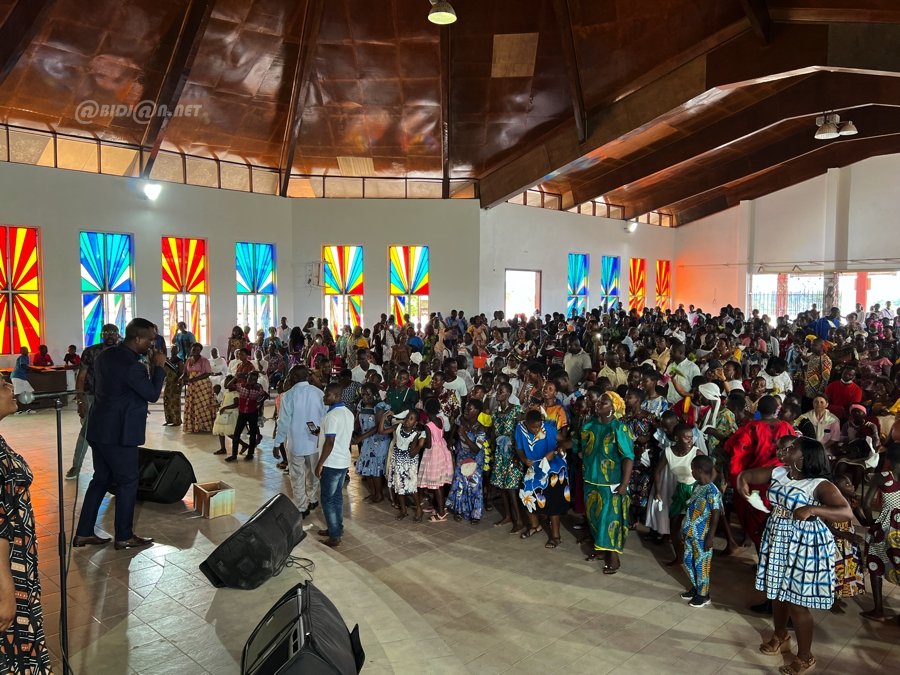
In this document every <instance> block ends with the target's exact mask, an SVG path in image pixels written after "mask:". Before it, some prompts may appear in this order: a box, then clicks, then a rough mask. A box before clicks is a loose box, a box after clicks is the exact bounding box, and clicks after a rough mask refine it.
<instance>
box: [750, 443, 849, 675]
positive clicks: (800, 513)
mask: <svg viewBox="0 0 900 675" xmlns="http://www.w3.org/2000/svg"><path fill="white" fill-rule="evenodd" d="M778 455H779V459H781V461H782V462H784V466H779V467H765V468H760V469H750V470H749V471H744V472H742V473H741V474H740V475H739V476H738V479H737V489H738V491H739V492H740V494H742V495H743V496H744V497H745V498H749V497H750V485H752V484H759V483H766V482H768V481H771V483H770V484H769V491H768V497H769V501H770V502H771V503H772V511H771V514H770V515H769V519H768V520H767V521H766V529H765V531H764V532H763V536H762V542H761V544H760V548H759V566H758V568H757V571H756V589H757V590H760V591H764V592H765V594H766V597H767V598H768V599H769V600H771V601H772V614H773V618H774V623H775V632H774V634H773V635H772V638H771V639H770V640H769V641H768V642H766V643H764V644H761V645H760V646H759V650H760V651H761V652H762V653H763V654H772V655H778V654H781V653H782V652H783V651H787V650H788V649H790V636H789V635H788V632H787V621H788V618H789V617H790V619H791V620H792V621H793V622H794V629H795V631H796V634H797V656H796V658H794V660H793V661H792V662H791V663H790V665H787V666H782V667H781V668H779V669H778V670H779V672H781V673H784V674H785V675H800V673H803V672H805V671H807V670H809V669H810V668H812V667H813V666H814V665H815V664H816V659H815V657H814V656H813V655H812V651H811V648H812V632H813V619H812V615H811V614H810V612H809V610H810V609H829V608H830V607H831V605H832V604H833V603H834V589H835V585H836V578H835V571H834V561H835V543H834V536H833V535H832V534H831V531H830V530H829V529H828V526H827V525H826V524H825V522H824V521H825V520H827V521H831V522H835V521H846V520H850V519H851V518H852V517H853V514H852V512H851V509H850V505H849V504H848V503H847V500H846V499H844V496H843V495H842V494H841V493H840V491H839V490H838V489H837V487H835V486H834V484H833V483H831V482H830V481H829V480H828V476H829V464H828V456H827V454H826V453H825V448H824V447H823V446H822V444H821V443H819V442H818V441H817V440H815V439H812V438H805V437H802V436H801V437H798V438H794V439H792V440H791V441H789V442H787V443H784V444H783V445H782V447H781V448H780V449H779V451H778ZM760 503H761V500H760Z"/></svg>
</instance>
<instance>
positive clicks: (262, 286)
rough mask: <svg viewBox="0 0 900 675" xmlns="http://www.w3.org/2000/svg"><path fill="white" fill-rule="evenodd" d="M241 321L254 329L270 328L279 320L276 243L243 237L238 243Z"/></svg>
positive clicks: (238, 295) (236, 263)
mask: <svg viewBox="0 0 900 675" xmlns="http://www.w3.org/2000/svg"><path fill="white" fill-rule="evenodd" d="M234 254H235V273H236V276H235V279H236V290H237V321H238V325H240V326H250V330H251V332H254V333H255V332H256V331H257V330H263V331H267V330H268V329H269V328H270V327H271V326H276V325H277V322H276V320H275V244H258V243H254V242H246V241H239V242H238V243H237V244H235V246H234Z"/></svg>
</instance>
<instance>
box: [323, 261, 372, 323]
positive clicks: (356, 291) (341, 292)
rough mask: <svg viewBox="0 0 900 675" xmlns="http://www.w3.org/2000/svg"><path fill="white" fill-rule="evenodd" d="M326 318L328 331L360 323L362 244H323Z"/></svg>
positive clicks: (361, 305) (361, 312)
mask: <svg viewBox="0 0 900 675" xmlns="http://www.w3.org/2000/svg"><path fill="white" fill-rule="evenodd" d="M322 260H323V261H324V285H325V289H324V294H323V295H324V303H325V318H327V319H328V323H329V325H330V326H331V332H332V333H333V334H335V335H337V334H339V333H340V330H341V328H342V327H343V326H350V327H351V328H356V326H359V325H362V321H363V247H362V246H323V247H322Z"/></svg>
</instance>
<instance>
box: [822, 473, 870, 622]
mask: <svg viewBox="0 0 900 675" xmlns="http://www.w3.org/2000/svg"><path fill="white" fill-rule="evenodd" d="M834 484H835V485H836V486H837V489H838V490H840V491H841V494H842V495H844V498H845V499H846V500H847V503H849V504H850V507H851V508H853V509H855V508H856V507H858V506H859V499H858V498H857V496H856V489H855V488H854V487H853V482H852V481H851V480H850V478H849V476H838V477H837V478H835V479H834ZM830 529H831V533H832V534H833V535H834V544H835V547H836V548H837V557H836V558H835V561H834V574H835V577H836V578H837V588H836V589H835V592H834V598H835V599H834V606H833V607H832V608H831V611H832V612H834V613H835V614H843V613H844V607H845V606H846V603H845V602H844V598H854V597H856V596H857V595H864V594H865V592H866V579H865V570H866V566H865V565H864V564H863V562H862V554H861V552H860V544H861V543H862V541H863V540H862V537H861V536H860V535H858V534H856V530H855V529H854V527H853V523H852V522H851V521H849V520H842V521H838V522H834V523H831V524H830Z"/></svg>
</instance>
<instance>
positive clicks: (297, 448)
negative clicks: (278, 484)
mask: <svg viewBox="0 0 900 675" xmlns="http://www.w3.org/2000/svg"><path fill="white" fill-rule="evenodd" d="M308 377H309V370H308V369H307V368H306V367H305V366H294V367H293V368H291V371H290V373H288V378H289V379H290V381H291V382H294V383H295V384H294V385H293V386H292V387H291V388H290V389H289V390H287V391H285V392H284V393H283V394H282V395H281V409H280V410H279V412H278V429H277V431H276V432H275V445H286V449H287V458H288V469H289V472H290V475H291V488H292V490H293V493H294V502H295V503H296V504H297V508H299V509H300V510H301V511H302V512H303V517H304V518H306V517H307V516H308V515H309V512H310V511H312V510H313V509H314V508H316V507H317V506H318V505H319V480H318V478H317V476H316V474H315V471H316V464H318V461H319V447H318V444H319V438H318V436H317V435H316V434H314V433H313V431H316V430H318V429H319V427H321V426H322V419H323V418H324V417H325V403H324V394H323V393H322V391H321V390H320V389H318V388H317V387H314V386H313V385H311V384H310V383H309V382H307V378H308ZM310 423H312V424H311V426H312V427H313V428H312V429H310ZM285 442H286V443H285Z"/></svg>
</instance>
